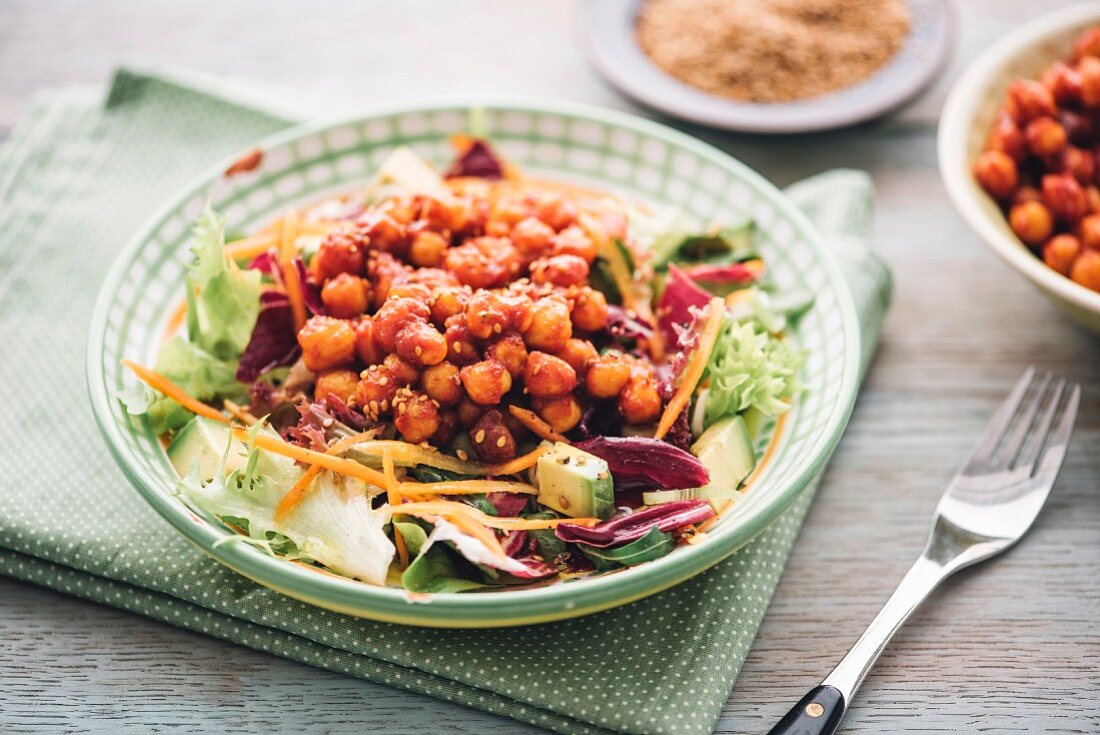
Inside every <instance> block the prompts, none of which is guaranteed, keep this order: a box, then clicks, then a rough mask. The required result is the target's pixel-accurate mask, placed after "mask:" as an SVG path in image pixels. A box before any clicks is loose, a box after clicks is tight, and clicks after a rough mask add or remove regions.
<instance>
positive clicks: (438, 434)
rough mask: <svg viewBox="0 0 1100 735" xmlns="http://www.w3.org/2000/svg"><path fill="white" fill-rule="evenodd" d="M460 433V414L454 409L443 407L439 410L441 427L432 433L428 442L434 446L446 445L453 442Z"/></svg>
mask: <svg viewBox="0 0 1100 735" xmlns="http://www.w3.org/2000/svg"><path fill="white" fill-rule="evenodd" d="M456 433H458V414H457V413H455V411H454V409H450V408H441V409H440V410H439V428H438V429H436V430H435V433H434V434H432V435H431V438H429V439H428V442H429V443H430V444H431V445H432V446H436V447H445V446H447V445H448V444H450V443H451V440H452V439H454V438H455V434H456Z"/></svg>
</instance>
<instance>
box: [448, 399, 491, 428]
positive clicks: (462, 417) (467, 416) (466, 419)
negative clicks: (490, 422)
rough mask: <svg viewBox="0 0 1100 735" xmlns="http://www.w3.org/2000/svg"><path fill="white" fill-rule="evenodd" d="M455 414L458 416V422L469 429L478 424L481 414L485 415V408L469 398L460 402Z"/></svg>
mask: <svg viewBox="0 0 1100 735" xmlns="http://www.w3.org/2000/svg"><path fill="white" fill-rule="evenodd" d="M455 413H457V414H458V422H459V423H460V424H462V425H463V426H465V427H467V428H469V427H471V426H473V425H474V424H476V423H477V420H478V419H479V418H481V414H483V413H485V406H481V405H478V404H476V403H474V402H473V401H471V400H470V399H469V398H463V399H462V400H461V401H459V404H458V407H457V408H456V409H455Z"/></svg>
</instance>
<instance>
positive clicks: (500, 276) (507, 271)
mask: <svg viewBox="0 0 1100 735" xmlns="http://www.w3.org/2000/svg"><path fill="white" fill-rule="evenodd" d="M443 265H444V267H445V268H446V269H447V270H449V271H451V273H454V275H455V277H456V278H457V279H458V281H459V283H463V284H465V285H467V286H470V287H471V288H496V287H498V286H504V285H506V284H507V283H508V282H509V281H511V280H512V279H513V278H515V277H516V276H518V275H519V271H520V265H521V259H520V256H519V252H518V251H517V250H516V249H515V248H514V247H513V246H512V243H511V241H510V240H508V239H507V238H504V237H475V238H472V239H469V240H467V241H466V242H464V243H462V244H461V245H459V246H457V247H453V248H450V249H448V250H447V254H446V255H445V256H444V258H443Z"/></svg>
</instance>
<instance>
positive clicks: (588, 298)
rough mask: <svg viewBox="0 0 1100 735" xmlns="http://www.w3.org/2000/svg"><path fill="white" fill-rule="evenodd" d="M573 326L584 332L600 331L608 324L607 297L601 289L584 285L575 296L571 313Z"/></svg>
mask: <svg viewBox="0 0 1100 735" xmlns="http://www.w3.org/2000/svg"><path fill="white" fill-rule="evenodd" d="M569 316H570V318H571V319H572V320H573V326H574V327H576V328H577V329H579V330H581V331H582V332H598V331H600V330H601V329H603V328H604V327H606V326H607V297H606V296H604V295H603V293H601V292H600V291H597V290H596V289H594V288H590V287H588V286H583V287H581V288H580V289H578V290H577V291H576V294H575V295H574V297H573V311H572V312H570V314H569Z"/></svg>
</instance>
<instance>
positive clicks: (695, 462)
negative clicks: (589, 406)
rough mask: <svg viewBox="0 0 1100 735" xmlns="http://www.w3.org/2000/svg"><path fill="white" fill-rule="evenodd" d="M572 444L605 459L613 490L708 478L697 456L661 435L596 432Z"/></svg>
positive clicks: (674, 486)
mask: <svg viewBox="0 0 1100 735" xmlns="http://www.w3.org/2000/svg"><path fill="white" fill-rule="evenodd" d="M575 446H576V447H577V449H580V450H582V451H585V452H588V453H589V454H594V455H596V456H597V457H599V458H601V459H603V460H604V461H606V462H607V466H608V468H609V469H610V470H611V476H612V477H613V478H614V479H615V489H616V490H631V489H637V488H639V487H643V488H645V489H647V490H648V489H651V488H654V487H657V488H662V489H665V490H678V489H680V488H686V487H702V486H704V485H706V484H707V483H708V482H710V473H708V472H707V468H706V467H704V466H703V463H702V462H700V461H699V458H698V457H696V456H695V455H693V454H691V453H690V452H686V451H684V450H683V449H680V448H679V447H675V446H673V445H672V444H670V443H669V442H666V441H662V440H660V439H652V438H649V437H642V436H598V437H593V438H592V439H586V440H585V441H582V442H577V444H576V445H575Z"/></svg>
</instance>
